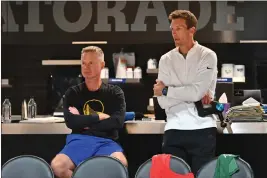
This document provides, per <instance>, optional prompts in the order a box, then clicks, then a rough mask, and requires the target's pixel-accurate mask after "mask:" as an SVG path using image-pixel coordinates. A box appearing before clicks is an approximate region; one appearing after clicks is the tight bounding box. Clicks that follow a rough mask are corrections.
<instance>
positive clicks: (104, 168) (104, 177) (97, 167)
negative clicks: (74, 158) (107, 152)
mask: <svg viewBox="0 0 267 178" xmlns="http://www.w3.org/2000/svg"><path fill="white" fill-rule="evenodd" d="M87 177H88V178H128V170H127V168H126V167H125V166H124V165H123V164H122V163H121V162H120V161H119V160H118V159H116V158H113V157H111V156H95V157H92V158H89V159H87V160H85V161H83V162H82V163H81V164H79V165H78V166H77V167H76V169H75V170H74V172H73V175H72V178H87Z"/></svg>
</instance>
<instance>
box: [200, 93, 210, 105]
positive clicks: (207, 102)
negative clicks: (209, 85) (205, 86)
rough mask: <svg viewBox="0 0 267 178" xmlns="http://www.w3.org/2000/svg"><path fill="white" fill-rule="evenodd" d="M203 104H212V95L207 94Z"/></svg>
mask: <svg viewBox="0 0 267 178" xmlns="http://www.w3.org/2000/svg"><path fill="white" fill-rule="evenodd" d="M201 101H202V104H210V102H211V97H210V95H209V94H208V93H207V94H206V95H205V96H204V97H203V98H202V100H201Z"/></svg>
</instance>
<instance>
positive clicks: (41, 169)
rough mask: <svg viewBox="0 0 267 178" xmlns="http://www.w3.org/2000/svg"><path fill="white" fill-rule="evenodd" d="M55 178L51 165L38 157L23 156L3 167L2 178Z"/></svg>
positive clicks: (11, 160)
mask: <svg viewBox="0 0 267 178" xmlns="http://www.w3.org/2000/svg"><path fill="white" fill-rule="evenodd" d="M31 177H32V178H33V177H34V178H35V177H36V178H37V177H38V178H54V173H53V171H52V169H51V167H50V165H49V164H48V163H47V162H46V161H45V160H43V159H42V158H39V157H37V156H32V155H22V156H17V157H15V158H12V159H10V160H8V161H7V162H6V163H5V164H4V165H3V166H2V178H31Z"/></svg>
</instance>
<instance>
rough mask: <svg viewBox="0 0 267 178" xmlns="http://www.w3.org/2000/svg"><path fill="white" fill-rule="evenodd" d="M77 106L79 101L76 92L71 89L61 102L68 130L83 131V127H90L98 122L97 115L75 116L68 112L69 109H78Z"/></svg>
mask: <svg viewBox="0 0 267 178" xmlns="http://www.w3.org/2000/svg"><path fill="white" fill-rule="evenodd" d="M78 105H79V101H78V94H77V92H76V91H75V90H74V89H73V88H70V89H68V90H67V92H66V93H65V96H64V101H63V107H64V119H65V123H66V125H67V127H68V128H70V129H83V128H85V127H90V126H91V125H92V124H94V123H97V122H98V121H99V117H98V115H97V114H91V115H76V114H72V113H71V112H70V111H69V107H75V108H77V109H78Z"/></svg>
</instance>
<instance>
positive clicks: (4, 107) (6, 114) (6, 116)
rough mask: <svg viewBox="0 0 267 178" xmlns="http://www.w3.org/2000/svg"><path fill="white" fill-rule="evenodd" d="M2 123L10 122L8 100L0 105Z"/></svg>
mask: <svg viewBox="0 0 267 178" xmlns="http://www.w3.org/2000/svg"><path fill="white" fill-rule="evenodd" d="M2 122H4V123H10V122H11V103H10V101H9V99H5V101H4V102H3V105H2Z"/></svg>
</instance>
